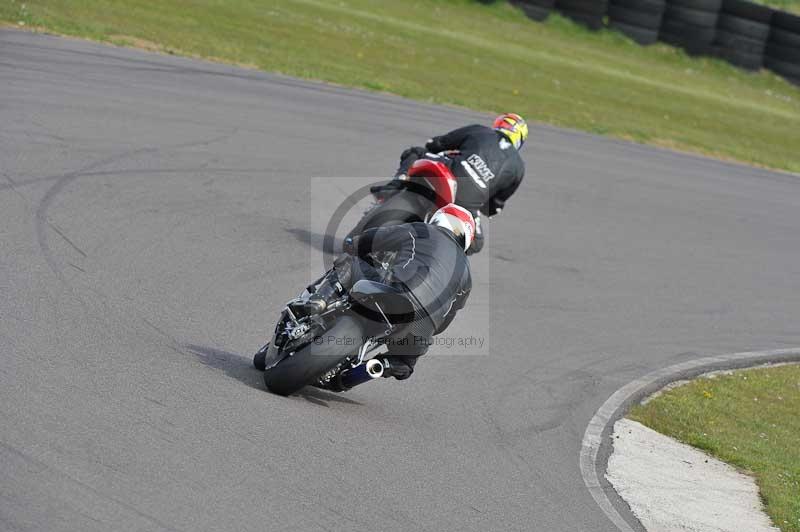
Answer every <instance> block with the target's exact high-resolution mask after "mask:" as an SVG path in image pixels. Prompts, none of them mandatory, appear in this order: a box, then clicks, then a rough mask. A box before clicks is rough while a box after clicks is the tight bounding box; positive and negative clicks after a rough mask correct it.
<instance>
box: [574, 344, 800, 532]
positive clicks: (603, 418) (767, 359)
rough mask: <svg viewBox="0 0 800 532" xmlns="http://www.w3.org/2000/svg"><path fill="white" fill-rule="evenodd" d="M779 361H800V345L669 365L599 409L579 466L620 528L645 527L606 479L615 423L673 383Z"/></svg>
mask: <svg viewBox="0 0 800 532" xmlns="http://www.w3.org/2000/svg"><path fill="white" fill-rule="evenodd" d="M775 362H800V347H798V348H789V349H775V350H771V351H747V352H741V353H729V354H725V355H717V356H711V357H705V358H699V359H695V360H690V361H688V362H681V363H679V364H674V365H672V366H667V367H665V368H662V369H658V370H655V371H653V372H650V373H648V374H647V375H644V376H643V377H640V378H638V379H636V380H633V381H631V382H629V383H628V384H626V385H625V386H623V387H622V388H619V389H618V390H617V391H616V392H614V393H613V394H612V395H611V396H610V397H609V398H608V399H607V400H606V402H605V403H603V405H602V406H601V407H600V408H599V409H597V411H596V412H595V414H594V416H592V419H591V421H589V424H588V426H587V427H586V431H585V432H584V435H583V440H582V441H581V450H580V457H579V465H580V470H581V476H582V477H583V483H584V485H585V486H586V488H587V489H588V490H589V493H590V494H591V495H592V498H593V499H594V500H595V502H596V503H597V505H598V506H600V509H601V510H603V513H605V514H606V516H607V517H608V518H609V519H610V520H611V522H613V523H614V525H615V526H616V527H617V529H619V530H620V531H621V532H641V531H644V530H645V528H644V527H643V526H642V524H641V523H640V522H639V520H638V519H637V518H636V517H635V516H634V515H633V513H632V512H631V511H630V509H627V503H625V501H624V500H623V499H622V498H621V497H620V496H619V495H618V494H617V492H616V491H615V490H614V488H613V486H612V485H611V483H609V482H608V480H606V478H605V471H606V469H607V468H608V458H609V456H610V455H611V450H612V442H611V438H610V436H611V431H612V429H613V426H614V423H615V422H616V421H617V420H619V419H620V418H622V417H623V416H624V415H625V414H626V413H627V411H628V410H629V409H630V407H631V406H632V405H633V404H634V403H637V402H639V401H641V400H642V399H643V398H645V397H647V396H648V395H651V394H653V393H655V392H656V391H658V390H660V389H661V388H663V387H664V386H666V385H667V384H670V383H672V382H675V381H678V380H684V379H690V378H694V377H697V376H699V375H702V374H703V373H708V372H710V371H717V370H727V369H743V368H748V367H752V366H758V365H762V364H769V363H775ZM620 509H622V512H620ZM623 514H627V515H626V516H623Z"/></svg>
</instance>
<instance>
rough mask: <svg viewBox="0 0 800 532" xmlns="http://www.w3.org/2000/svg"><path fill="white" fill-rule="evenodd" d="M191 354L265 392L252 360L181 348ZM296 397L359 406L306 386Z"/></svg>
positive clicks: (322, 403)
mask: <svg viewBox="0 0 800 532" xmlns="http://www.w3.org/2000/svg"><path fill="white" fill-rule="evenodd" d="M183 347H184V348H185V349H186V350H187V351H189V352H190V353H191V354H193V355H195V356H196V357H197V359H198V360H199V361H200V362H202V363H203V364H205V365H206V366H210V367H212V368H214V369H219V370H222V371H223V372H224V373H225V375H227V376H228V377H231V378H234V379H236V380H237V381H239V382H242V383H244V384H246V385H248V386H250V387H251V388H255V389H257V390H261V391H263V392H264V393H269V392H267V390H266V388H265V387H264V378H263V373H262V372H260V371H258V370H257V369H256V368H254V367H253V360H252V359H250V358H245V357H242V356H239V355H237V354H235V353H231V352H230V351H224V350H222V349H216V348H214V347H206V346H202V345H194V344H187V345H185V346H183ZM297 396H298V397H302V398H303V399H305V400H306V401H308V402H309V403H313V404H315V405H318V406H324V407H326V408H330V406H329V405H328V403H329V402H334V403H346V404H350V405H361V403H359V402H358V401H353V400H352V399H348V398H346V397H342V396H340V395H337V394H335V393H331V392H326V391H324V390H320V389H318V388H313V387H311V386H306V387H305V388H303V389H302V390H300V391H299V392H298V393H297Z"/></svg>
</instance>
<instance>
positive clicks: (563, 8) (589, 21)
mask: <svg viewBox="0 0 800 532" xmlns="http://www.w3.org/2000/svg"><path fill="white" fill-rule="evenodd" d="M556 9H557V10H558V11H559V12H560V13H562V14H563V15H565V16H566V17H569V18H571V19H572V20H574V21H575V22H578V23H580V24H583V25H584V26H587V27H589V28H590V29H593V30H599V29H600V28H602V27H603V26H604V25H605V24H604V22H605V21H604V18H605V16H606V14H607V13H608V0H556Z"/></svg>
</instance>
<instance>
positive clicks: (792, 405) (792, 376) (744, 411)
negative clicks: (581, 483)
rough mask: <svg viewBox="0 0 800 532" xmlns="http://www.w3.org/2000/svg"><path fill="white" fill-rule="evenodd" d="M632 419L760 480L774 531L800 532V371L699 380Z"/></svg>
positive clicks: (774, 369) (766, 371) (796, 367)
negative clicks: (707, 453)
mask: <svg viewBox="0 0 800 532" xmlns="http://www.w3.org/2000/svg"><path fill="white" fill-rule="evenodd" d="M629 417H630V418H631V419H633V420H635V421H638V422H639V423H642V424H644V425H646V426H648V427H650V428H652V429H654V430H656V431H658V432H661V433H663V434H666V435H668V436H671V437H673V438H675V439H677V440H679V441H682V442H684V443H687V444H689V445H693V446H695V447H698V448H700V449H703V450H705V451H707V452H709V453H710V454H712V455H714V456H716V457H717V458H719V459H720V460H722V461H724V462H728V463H729V464H732V465H734V466H736V467H738V468H740V469H743V470H745V471H746V472H748V473H750V474H752V475H754V476H755V479H756V481H757V482H758V485H759V487H760V489H761V496H762V498H763V500H764V504H765V506H766V510H767V513H768V514H769V516H770V517H771V518H772V521H773V523H774V524H775V525H776V526H778V527H780V529H781V530H782V531H783V532H800V365H797V364H793V365H784V366H775V367H768V368H761V369H752V370H744V371H737V372H733V373H730V374H724V375H717V376H714V377H713V378H708V377H706V378H699V379H696V380H694V381H691V382H690V383H688V384H685V385H683V386H679V387H677V388H673V389H672V390H669V391H667V392H665V393H663V394H661V395H659V396H658V397H656V398H655V399H653V400H651V401H649V402H648V403H647V404H646V405H639V406H636V407H635V408H633V410H632V411H631V412H630V414H629Z"/></svg>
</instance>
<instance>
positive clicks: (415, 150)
mask: <svg viewBox="0 0 800 532" xmlns="http://www.w3.org/2000/svg"><path fill="white" fill-rule="evenodd" d="M426 153H428V150H426V149H425V148H423V147H422V146H412V147H410V148H408V149H407V150H405V151H404V152H403V153H401V154H400V161H401V162H402V161H405V160H406V159H408V158H409V157H411V156H412V155H415V156H416V157H417V159H419V158H421V157H424V156H425V154H426Z"/></svg>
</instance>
